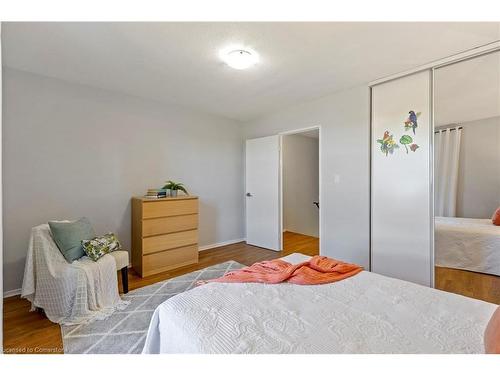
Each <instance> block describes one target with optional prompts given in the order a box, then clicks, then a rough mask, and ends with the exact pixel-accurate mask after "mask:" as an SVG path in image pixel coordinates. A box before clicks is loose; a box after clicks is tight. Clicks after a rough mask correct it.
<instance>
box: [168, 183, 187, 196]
mask: <svg viewBox="0 0 500 375" xmlns="http://www.w3.org/2000/svg"><path fill="white" fill-rule="evenodd" d="M163 189H168V190H169V191H170V196H171V197H176V196H177V192H178V191H179V190H180V191H182V192H184V194H186V195H188V192H187V190H186V188H185V187H184V184H182V183H180V182H174V181H170V180H169V181H167V183H166V184H165V186H164V187H163Z"/></svg>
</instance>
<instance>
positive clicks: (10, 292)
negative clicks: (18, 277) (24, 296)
mask: <svg viewBox="0 0 500 375" xmlns="http://www.w3.org/2000/svg"><path fill="white" fill-rule="evenodd" d="M20 294H21V289H14V290H7V291H6V292H3V298H8V297H14V296H18V295H20Z"/></svg>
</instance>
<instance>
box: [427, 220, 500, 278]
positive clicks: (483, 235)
mask: <svg viewBox="0 0 500 375" xmlns="http://www.w3.org/2000/svg"><path fill="white" fill-rule="evenodd" d="M435 224H436V234H435V237H436V238H435V240H436V246H435V257H436V266H440V267H448V268H458V269H464V270H469V271H475V272H482V273H489V274H492V275H498V276H500V227H499V226H496V225H493V224H492V223H491V219H466V218H460V217H436V222H435Z"/></svg>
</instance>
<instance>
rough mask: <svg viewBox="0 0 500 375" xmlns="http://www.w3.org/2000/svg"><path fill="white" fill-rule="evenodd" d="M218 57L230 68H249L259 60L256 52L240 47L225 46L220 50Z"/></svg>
mask: <svg viewBox="0 0 500 375" xmlns="http://www.w3.org/2000/svg"><path fill="white" fill-rule="evenodd" d="M220 58H221V59H222V61H224V62H225V63H226V64H227V65H229V66H230V67H231V68H234V69H238V70H242V69H247V68H250V67H251V66H253V65H255V64H256V63H257V62H258V61H259V56H258V55H257V53H255V52H254V51H251V50H249V49H242V48H230V49H227V48H226V49H225V50H222V51H221V53H220Z"/></svg>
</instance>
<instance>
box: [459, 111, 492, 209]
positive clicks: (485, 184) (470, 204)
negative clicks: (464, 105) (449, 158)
mask: <svg viewBox="0 0 500 375" xmlns="http://www.w3.org/2000/svg"><path fill="white" fill-rule="evenodd" d="M460 125H461V126H462V127H463V130H462V141H461V145H460V161H459V170H458V193H457V216H459V217H473V218H490V217H491V215H493V212H494V211H495V210H496V209H497V207H499V206H500V117H492V118H488V119H482V120H476V121H470V122H464V123H460Z"/></svg>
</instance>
